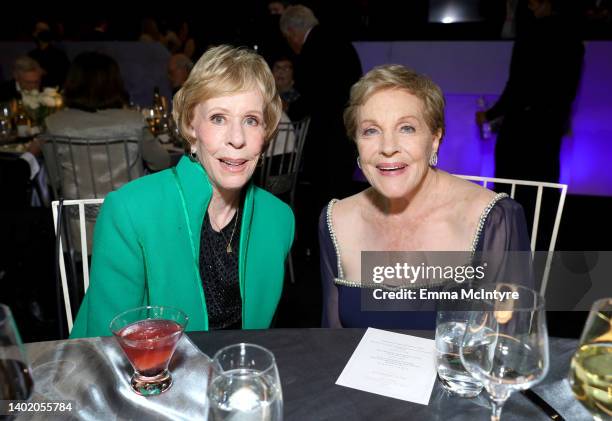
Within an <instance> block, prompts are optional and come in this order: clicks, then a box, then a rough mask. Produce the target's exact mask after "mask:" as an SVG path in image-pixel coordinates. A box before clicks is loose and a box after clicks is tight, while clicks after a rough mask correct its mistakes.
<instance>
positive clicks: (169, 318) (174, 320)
mask: <svg viewBox="0 0 612 421" xmlns="http://www.w3.org/2000/svg"><path fill="white" fill-rule="evenodd" d="M187 321H188V317H187V315H186V314H185V313H183V312H182V311H181V310H178V309H176V308H172V307H155V306H147V307H138V308H135V309H132V310H128V311H125V312H123V313H121V314H119V315H117V316H116V317H115V318H114V319H113V320H112V321H111V323H110V329H111V331H112V332H113V335H114V336H115V338H117V341H118V342H119V345H120V346H121V349H123V352H125V355H126V356H127V358H128V360H129V361H130V363H131V364H132V366H133V367H134V374H133V375H132V379H131V386H132V389H134V391H135V392H136V393H138V394H139V395H143V396H151V395H159V394H160V393H162V392H164V391H166V390H168V389H169V388H170V386H172V376H171V375H170V372H169V371H168V363H169V362H170V359H171V358H172V355H173V354H174V350H175V349H176V345H177V344H178V341H179V339H180V338H181V336H182V334H183V331H184V330H185V327H186V326H187Z"/></svg>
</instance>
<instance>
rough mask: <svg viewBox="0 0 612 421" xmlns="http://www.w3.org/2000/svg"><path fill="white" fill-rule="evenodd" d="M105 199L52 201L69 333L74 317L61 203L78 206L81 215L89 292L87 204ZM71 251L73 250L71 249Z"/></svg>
mask: <svg viewBox="0 0 612 421" xmlns="http://www.w3.org/2000/svg"><path fill="white" fill-rule="evenodd" d="M103 202H104V199H79V200H64V201H63V202H62V201H59V200H54V201H53V202H52V203H51V209H52V212H53V224H54V228H55V235H56V237H57V238H58V247H59V250H58V255H59V256H58V259H59V276H60V280H61V285H62V294H63V297H64V308H65V310H66V321H67V324H68V333H70V332H71V331H72V326H73V317H72V308H71V305H70V293H69V289H68V278H67V275H66V262H65V261H64V247H63V244H62V241H61V236H62V234H61V225H62V224H61V223H60V221H59V208H60V204H61V206H63V207H67V206H76V207H77V208H78V215H79V231H80V235H81V256H83V287H84V291H85V292H87V289H88V288H89V261H88V259H87V256H88V253H87V229H86V224H85V206H87V205H101V204H102V203H103ZM70 252H71V250H70Z"/></svg>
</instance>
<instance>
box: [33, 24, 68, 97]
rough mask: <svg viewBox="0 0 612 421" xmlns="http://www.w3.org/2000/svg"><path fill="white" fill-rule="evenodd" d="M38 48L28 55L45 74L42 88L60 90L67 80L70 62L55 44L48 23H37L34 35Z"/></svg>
mask: <svg viewBox="0 0 612 421" xmlns="http://www.w3.org/2000/svg"><path fill="white" fill-rule="evenodd" d="M32 36H33V38H34V42H35V43H36V48H35V49H33V50H32V51H30V52H29V53H28V55H29V56H30V57H32V58H33V59H34V60H36V61H37V62H38V64H40V67H42V69H43V71H44V73H43V77H42V86H49V87H56V88H58V89H60V88H61V87H62V86H63V85H64V81H65V80H66V74H67V73H68V67H70V60H68V56H67V55H66V53H65V52H64V51H63V50H61V49H59V48H57V47H56V46H55V45H54V44H53V35H52V32H51V28H50V26H49V24H48V23H47V22H43V21H40V22H37V23H36V25H35V27H34V32H33V33H32Z"/></svg>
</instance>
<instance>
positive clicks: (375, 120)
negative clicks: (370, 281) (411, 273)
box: [319, 65, 529, 329]
mask: <svg viewBox="0 0 612 421" xmlns="http://www.w3.org/2000/svg"><path fill="white" fill-rule="evenodd" d="M344 122H345V125H346V128H347V132H348V134H349V136H350V137H351V138H352V139H354V141H355V143H356V144H357V149H358V152H359V158H358V160H359V161H358V164H359V166H360V168H361V170H362V172H363V174H364V176H365V177H366V178H367V180H368V182H369V183H370V187H369V188H368V189H366V190H364V191H362V192H360V193H358V194H356V195H354V196H350V197H347V198H345V199H343V200H336V199H334V200H332V201H331V202H330V203H329V204H328V205H327V206H326V208H325V209H323V212H322V213H321V218H320V221H319V241H320V246H321V275H322V282H323V317H322V325H323V326H324V327H384V328H405V329H433V328H434V327H435V310H432V309H431V308H425V307H423V308H422V309H421V310H422V311H364V310H362V308H361V293H362V291H363V288H366V287H367V286H366V285H365V284H364V283H362V282H361V252H362V251H430V252H432V251H433V252H435V251H457V252H466V253H472V255H473V254H474V253H476V252H479V251H484V252H491V253H497V255H500V254H502V253H503V252H505V251H520V250H529V236H528V234H527V228H526V223H525V217H524V214H523V209H522V207H521V206H520V205H519V204H518V203H517V202H515V201H514V200H512V199H510V198H509V197H508V196H507V195H506V194H504V193H501V194H496V193H495V192H492V191H490V190H487V189H485V188H482V187H480V186H478V185H476V184H474V183H471V182H469V181H465V180H463V179H461V178H458V177H454V176H452V175H450V174H448V173H446V172H444V171H442V170H440V169H438V168H436V165H437V161H438V151H439V148H440V144H441V141H442V138H443V135H444V97H443V95H442V91H441V90H440V88H439V87H438V86H437V85H436V84H435V83H434V82H433V81H431V80H430V79H429V78H427V77H426V76H423V75H420V74H417V73H415V72H414V71H412V70H410V69H408V68H406V67H404V66H400V65H385V66H380V67H377V68H374V69H373V70H371V71H370V72H368V73H367V74H366V75H365V76H363V77H362V78H361V80H359V82H357V83H356V84H355V85H353V87H352V89H351V97H350V101H349V105H348V107H347V109H346V110H345V113H344ZM517 164H518V163H517ZM421 304H422V303H421ZM419 305H420V304H419V302H418V300H416V301H415V303H414V306H415V307H414V308H412V310H419V307H418V306H419Z"/></svg>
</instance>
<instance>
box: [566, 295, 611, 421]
mask: <svg viewBox="0 0 612 421" xmlns="http://www.w3.org/2000/svg"><path fill="white" fill-rule="evenodd" d="M569 380H570V385H571V387H572V392H574V396H575V397H576V399H578V401H579V402H580V403H581V404H582V405H583V406H584V407H585V408H586V409H587V410H588V411H589V412H590V413H591V415H593V419H595V420H609V419H610V418H612V298H602V299H601V300H597V301H595V303H594V304H593V306H592V307H591V311H590V313H589V317H588V319H587V321H586V325H585V326H584V330H583V332H582V336H581V338H580V345H579V346H578V350H577V351H576V354H575V355H574V358H572V363H571V368H570V375H569Z"/></svg>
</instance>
